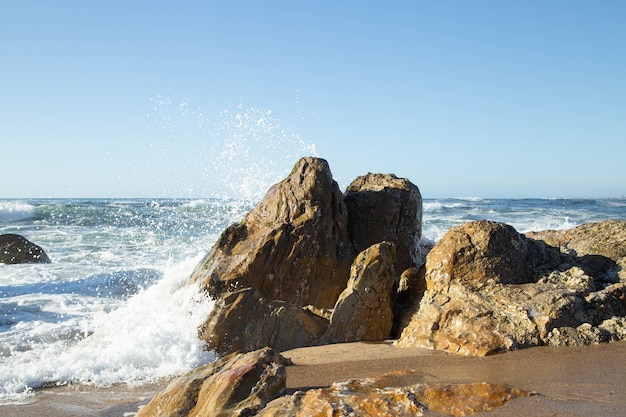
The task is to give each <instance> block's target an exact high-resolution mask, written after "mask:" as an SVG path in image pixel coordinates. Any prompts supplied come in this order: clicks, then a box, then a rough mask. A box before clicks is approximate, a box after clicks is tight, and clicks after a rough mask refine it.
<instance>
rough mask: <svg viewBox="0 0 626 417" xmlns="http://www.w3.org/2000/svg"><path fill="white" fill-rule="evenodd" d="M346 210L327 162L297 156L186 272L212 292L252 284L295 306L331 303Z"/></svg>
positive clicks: (345, 262) (344, 251)
mask: <svg viewBox="0 0 626 417" xmlns="http://www.w3.org/2000/svg"><path fill="white" fill-rule="evenodd" d="M352 258H353V253H352V249H351V244H350V239H349V237H348V214H347V209H346V206H345V204H344V201H343V196H342V193H341V191H340V190H339V187H338V185H337V183H336V182H335V181H334V180H333V178H332V175H331V172H330V168H329V167H328V163H327V162H326V161H324V160H323V159H318V158H303V159H301V160H299V161H298V162H297V163H296V165H295V167H294V169H293V170H292V172H291V174H289V176H288V177H287V178H286V179H284V180H283V181H281V182H280V183H278V184H276V185H274V186H273V187H272V188H270V190H269V191H268V192H267V194H266V195H265V197H264V198H263V200H262V201H261V202H260V203H259V204H258V205H257V206H256V207H255V208H254V209H253V210H251V211H250V212H249V213H248V214H247V215H246V216H245V217H244V219H243V220H242V222H241V223H239V224H235V225H232V226H230V227H229V228H228V229H226V231H225V232H224V233H223V234H222V236H221V237H220V239H219V240H218V242H217V243H216V244H215V245H214V247H213V248H212V250H211V251H210V252H209V253H208V254H207V256H206V257H205V258H204V259H203V260H202V261H201V263H200V264H199V265H198V267H197V268H196V270H195V271H194V272H193V274H192V276H191V281H192V282H196V283H199V284H200V285H201V287H202V288H203V289H205V290H206V291H208V293H209V294H210V296H211V297H214V298H216V297H219V296H220V295H222V294H224V293H225V292H227V291H235V290H238V289H242V288H247V287H251V288H254V289H256V290H257V291H259V292H260V293H261V294H262V295H263V296H264V297H266V298H268V299H273V300H280V301H284V302H286V303H289V304H293V305H295V306H306V305H309V304H311V305H314V306H316V307H318V308H331V307H332V306H333V305H334V304H335V302H336V301H337V297H338V296H339V294H340V293H341V292H342V291H343V289H344V288H345V286H346V283H347V281H348V272H349V268H350V264H351V263H352Z"/></svg>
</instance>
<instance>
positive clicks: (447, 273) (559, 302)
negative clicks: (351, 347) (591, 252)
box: [396, 221, 626, 356]
mask: <svg viewBox="0 0 626 417" xmlns="http://www.w3.org/2000/svg"><path fill="white" fill-rule="evenodd" d="M563 259H564V258H563V256H560V255H559V253H558V250H557V249H556V248H552V247H551V246H550V245H547V244H546V243H544V242H539V241H534V240H531V239H526V238H525V237H524V236H522V235H519V234H517V232H516V231H515V230H514V229H513V228H512V227H510V226H507V225H503V224H499V223H494V222H487V221H480V222H470V223H468V224H466V225H462V226H459V227H457V228H454V229H451V230H450V231H449V232H448V233H447V234H446V235H445V236H444V237H443V238H442V239H441V240H440V241H439V242H437V244H436V245H435V247H434V248H433V249H432V251H431V252H430V253H429V254H428V257H427V259H426V282H427V291H426V293H425V294H424V297H423V298H422V300H421V302H420V304H419V309H418V310H417V312H416V314H415V315H414V316H413V317H412V319H411V321H410V323H409V325H408V326H407V327H406V328H404V330H403V332H402V335H401V337H400V339H399V340H398V341H397V342H396V345H397V346H418V347H430V348H434V349H440V350H445V351H449V352H454V353H460V354H465V355H475V356H483V355H487V354H491V353H495V352H500V351H504V350H511V349H519V348H523V347H529V346H535V345H541V344H552V345H576V344H580V343H595V342H599V341H609V340H620V338H623V334H624V329H623V328H622V327H621V326H622V324H623V322H622V321H619V320H618V321H613V322H607V320H610V319H611V318H614V317H623V316H624V315H625V314H626V310H625V309H624V303H622V298H623V297H624V287H623V284H614V285H612V286H609V287H605V288H600V289H598V288H596V284H597V280H596V279H595V277H593V276H591V275H589V273H588V272H587V271H588V269H584V268H583V267H579V266H576V265H574V266H572V265H567V264H566V263H563V262H562V261H563ZM558 268H561V269H558ZM546 271H549V272H546Z"/></svg>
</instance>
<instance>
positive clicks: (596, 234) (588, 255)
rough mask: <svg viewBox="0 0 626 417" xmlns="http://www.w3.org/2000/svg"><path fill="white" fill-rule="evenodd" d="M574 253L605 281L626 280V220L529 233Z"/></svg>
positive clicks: (576, 258)
mask: <svg viewBox="0 0 626 417" xmlns="http://www.w3.org/2000/svg"><path fill="white" fill-rule="evenodd" d="M526 236H528V237H530V238H532V239H535V240H542V241H544V242H545V243H546V244H548V245H551V246H554V247H557V248H559V249H560V250H561V251H562V252H564V253H566V254H568V255H570V256H572V257H574V262H575V263H577V264H580V265H581V266H582V267H583V268H585V269H586V270H588V271H589V273H591V274H593V275H594V276H596V277H597V278H598V279H599V280H601V281H604V282H618V281H619V280H620V279H621V280H622V281H623V282H625V283H626V272H624V269H623V265H625V264H626V220H605V221H601V222H595V223H586V224H582V225H580V226H577V227H575V228H573V229H568V230H545V231H541V232H531V233H526Z"/></svg>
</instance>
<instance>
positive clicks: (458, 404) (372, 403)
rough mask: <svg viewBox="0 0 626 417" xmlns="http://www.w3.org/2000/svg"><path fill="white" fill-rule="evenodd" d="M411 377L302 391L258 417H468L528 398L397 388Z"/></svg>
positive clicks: (437, 387)
mask: <svg viewBox="0 0 626 417" xmlns="http://www.w3.org/2000/svg"><path fill="white" fill-rule="evenodd" d="M411 374H413V373H412V372H411V371H405V372H396V373H391V374H387V375H382V376H380V377H377V378H368V379H357V380H349V381H343V382H337V383H334V384H332V385H331V386H330V387H327V388H318V389H310V390H306V391H298V392H296V393H295V394H293V395H289V396H284V397H280V398H278V399H276V400H274V401H272V402H270V403H269V404H267V406H266V407H265V408H264V409H263V410H261V411H260V412H259V413H258V414H257V416H258V417H270V416H271V417H291V416H324V417H326V416H328V417H344V416H345V417H349V416H372V417H374V416H389V417H396V416H397V417H401V416H415V415H422V413H423V412H424V411H426V410H429V411H431V412H434V413H438V415H448V416H464V415H468V414H473V413H477V412H481V411H490V410H492V409H494V408H496V407H499V406H502V405H504V404H506V403H507V402H508V401H510V400H511V399H513V398H517V397H525V396H528V395H530V394H529V393H527V392H525V391H523V390H521V389H518V388H513V387H509V386H506V385H500V384H487V383H474V384H437V383H419V384H414V385H404V384H403V383H398V381H399V380H404V381H406V380H410V379H411V376H412V375H411Z"/></svg>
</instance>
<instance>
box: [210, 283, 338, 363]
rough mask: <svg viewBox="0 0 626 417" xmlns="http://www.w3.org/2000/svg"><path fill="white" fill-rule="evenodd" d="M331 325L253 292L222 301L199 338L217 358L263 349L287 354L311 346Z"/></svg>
mask: <svg viewBox="0 0 626 417" xmlns="http://www.w3.org/2000/svg"><path fill="white" fill-rule="evenodd" d="M327 328H328V321H327V320H326V319H324V318H322V317H319V316H317V315H315V314H313V313H312V312H311V311H310V310H309V309H305V308H302V307H296V306H293V305H291V304H287V303H285V302H282V301H276V300H268V299H266V298H264V297H263V296H262V295H261V294H260V293H259V292H258V291H256V290H254V289H252V288H246V289H243V290H239V291H235V292H234V293H228V294H225V295H224V296H222V297H220V298H219V299H218V300H217V301H216V303H215V308H214V309H213V310H212V311H211V313H210V314H209V317H208V319H207V321H206V323H205V325H204V326H203V327H202V328H201V329H200V338H201V339H203V340H205V341H206V342H207V347H208V349H210V350H213V351H215V352H216V353H217V354H218V355H226V354H229V353H231V352H236V351H244V352H250V351H254V350H257V349H261V348H263V347H266V346H267V347H271V348H273V349H275V350H276V351H281V352H282V351H284V350H288V349H294V348H297V347H303V346H311V345H313V344H315V343H317V341H318V340H319V339H320V338H321V336H322V335H323V334H324V332H326V329H327Z"/></svg>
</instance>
